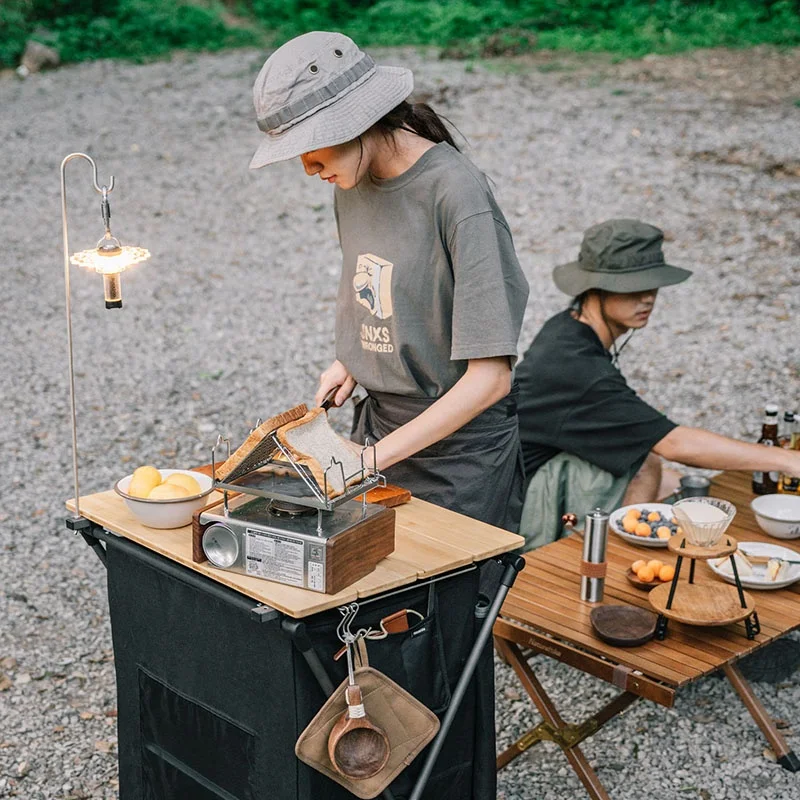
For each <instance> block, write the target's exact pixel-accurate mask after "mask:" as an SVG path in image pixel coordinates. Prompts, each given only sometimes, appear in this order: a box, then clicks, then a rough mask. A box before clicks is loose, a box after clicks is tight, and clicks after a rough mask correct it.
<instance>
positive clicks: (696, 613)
mask: <svg viewBox="0 0 800 800" xmlns="http://www.w3.org/2000/svg"><path fill="white" fill-rule="evenodd" d="M669 590H670V586H669V584H666V583H665V584H662V585H661V586H656V587H655V589H653V591H652V592H650V594H649V596H648V599H649V600H650V605H651V606H653V608H654V609H655V610H656V611H658V613H659V614H663V615H664V616H665V617H667V618H668V619H674V620H677V621H678V622H684V623H686V624H687V625H710V626H721V625H730V624H732V623H734V622H741V621H742V620H743V619H745V618H746V617H749V616H750V615H751V614H752V613H753V612H754V611H755V609H756V603H755V600H753V597H752V595H751V594H749V593H748V592H745V593H744V600H745V603H746V604H747V607H746V608H742V604H741V603H740V602H739V593H738V591H737V590H736V587H735V586H728V585H727V584H721V583H683V582H681V583H679V584H678V586H677V587H676V589H675V596H674V597H673V598H672V608H667V600H668V599H669Z"/></svg>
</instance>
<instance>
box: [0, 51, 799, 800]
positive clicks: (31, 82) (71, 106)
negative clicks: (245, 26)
mask: <svg viewBox="0 0 800 800" xmlns="http://www.w3.org/2000/svg"><path fill="white" fill-rule="evenodd" d="M384 55H385V59H386V60H388V61H389V62H390V63H392V62H393V63H405V64H408V65H410V66H412V67H413V68H414V69H415V72H416V75H417V85H418V89H419V90H420V94H421V95H424V96H427V97H429V98H430V99H431V101H432V102H433V104H434V106H435V107H437V108H438V109H440V110H441V111H442V112H444V113H445V114H447V115H448V116H449V118H450V119H451V120H452V121H453V122H454V123H456V124H457V125H458V127H459V129H460V130H461V131H462V132H463V134H464V135H465V136H466V137H467V138H468V140H469V143H470V150H469V152H470V154H471V156H472V157H473V158H474V160H475V161H476V162H477V163H478V164H479V165H480V166H481V167H482V168H483V169H484V170H485V171H486V172H487V173H488V174H489V175H490V176H491V178H492V179H493V181H494V184H495V186H496V193H497V195H498V199H499V201H500V203H501V206H502V207H503V209H504V210H505V213H506V215H507V217H508V219H509V222H510V224H511V226H512V228H513V232H514V235H515V240H516V245H517V249H518V253H519V257H520V261H521V263H522V265H523V267H524V269H525V272H526V274H527V276H528V278H529V280H530V283H531V300H530V306H529V309H528V314H527V317H526V321H525V327H524V335H523V339H522V343H523V345H526V344H527V342H528V341H529V340H530V338H531V336H532V335H533V334H534V332H535V331H536V330H537V329H538V327H539V326H540V325H541V324H542V322H544V320H545V319H546V318H547V317H548V316H549V315H551V314H552V313H554V312H555V311H557V310H559V309H560V308H561V307H562V306H563V303H564V300H563V298H562V297H560V296H559V295H558V293H557V291H556V290H555V288H554V287H553V285H552V284H551V281H550V277H549V275H550V269H551V268H552V266H553V265H555V264H557V263H560V262H562V261H566V260H570V259H572V258H573V257H574V255H575V254H576V252H577V248H578V244H579V242H580V238H581V233H582V231H583V230H584V229H585V228H586V227H588V226H589V225H591V224H593V223H596V222H599V221H601V220H602V219H604V218H607V217H611V216H622V215H629V216H636V217H641V218H643V219H645V220H648V221H651V222H653V223H656V224H658V225H660V226H661V227H663V228H664V229H665V230H666V231H667V234H668V244H667V254H668V257H669V258H670V259H671V260H672V261H673V263H677V264H679V265H686V266H688V267H691V268H692V269H694V270H695V271H696V272H695V275H694V277H693V278H692V280H691V281H690V282H688V283H686V284H683V285H681V286H678V287H675V288H672V289H669V290H666V291H664V292H663V293H662V296H661V297H660V298H659V307H658V309H657V312H656V314H655V315H654V319H653V322H652V324H651V328H650V329H649V330H647V331H646V332H644V333H643V334H640V335H638V336H637V337H636V338H635V340H634V341H633V343H632V344H631V345H630V347H629V348H628V350H627V352H626V355H625V357H624V370H625V372H626V374H627V375H628V376H629V379H630V380H631V382H632V383H633V385H634V386H635V387H636V388H637V389H638V390H639V391H640V392H641V393H642V394H643V395H644V396H645V397H646V398H647V399H648V400H649V401H650V402H652V403H653V404H655V405H657V406H659V407H663V408H664V409H668V410H669V412H670V414H671V416H672V417H673V418H674V419H676V420H679V421H680V422H683V423H686V424H700V425H705V426H708V427H710V428H712V429H714V430H717V431H720V432H724V433H729V434H734V435H738V436H744V437H748V438H751V439H752V438H753V437H754V436H755V435H756V428H757V427H758V424H759V415H760V409H761V408H762V407H763V404H764V402H765V401H767V400H776V401H778V402H779V403H780V404H781V406H782V407H787V406H789V407H792V406H795V405H796V404H797V401H798V381H797V378H798V360H797V351H796V341H797V327H796V319H797V314H798V305H800V293H799V292H798V278H797V276H798V274H800V273H798V267H800V259H799V258H798V256H800V213H799V212H798V208H799V207H800V203H799V202H798V201H800V162H799V161H798V153H800V108H798V107H797V102H796V100H797V91H798V90H797V87H798V85H800V54H798V52H797V51H789V52H784V53H778V52H776V51H771V50H762V49H757V50H751V51H744V52H735V53H729V52H712V53H697V54H694V55H691V56H684V57H680V58H651V59H645V60H643V61H635V62H626V63H623V64H616V65H615V64H612V63H611V62H610V61H609V60H607V59H602V58H591V59H587V58H582V59H581V58H577V57H571V58H565V57H561V56H558V57H554V56H552V55H548V54H538V55H537V56H536V57H533V58H527V59H518V60H508V61H497V62H493V63H491V64H484V63H474V64H473V63H464V62H454V61H451V62H448V61H439V60H437V59H436V58H435V56H434V55H433V54H430V53H428V54H424V53H419V52H416V51H406V52H398V51H396V52H392V53H389V54H384ZM261 62H262V55H261V54H259V53H256V52H253V51H239V52H233V53H226V54H222V55H215V56H196V57H195V56H191V57H187V56H179V57H176V58H175V59H173V60H172V61H171V62H168V63H167V62H161V63H155V64H150V65H145V66H133V65H125V64H119V63H110V62H98V63H93V64H85V65H82V66H77V67H70V68H66V69H62V70H59V71H57V72H54V73H49V74H42V75H38V76H34V77H32V78H30V79H28V80H27V81H25V82H19V81H17V80H16V78H14V76H13V74H11V73H5V74H2V75H0V108H2V112H1V113H0V133H1V134H2V139H1V140H2V142H3V144H2V148H1V149H0V166H1V167H2V171H1V172H0V174H2V179H0V231H2V251H3V256H4V258H3V262H4V263H3V278H2V281H3V291H2V293H0V304H2V312H3V313H2V315H0V326H2V341H3V342H4V349H5V352H6V354H7V355H8V356H9V357H8V358H7V359H6V361H5V362H4V370H5V373H6V380H5V384H4V389H3V392H2V395H1V398H2V400H1V402H2V414H3V419H4V425H3V432H2V444H3V445H4V453H5V458H4V459H3V466H2V485H3V487H4V489H3V495H4V502H3V504H2V508H0V522H2V523H3V524H2V526H1V527H0V580H1V581H2V584H1V585H0V797H23V798H27V800H54V799H55V798H61V799H62V800H65V799H66V798H73V799H74V798H89V797H91V798H111V797H116V793H117V792H116V743H115V720H114V716H115V707H116V701H115V688H114V673H113V659H112V651H111V639H110V631H109V624H108V613H107V606H106V600H105V596H104V592H105V586H104V576H103V570H102V568H101V567H100V564H99V563H98V562H97V561H96V559H95V557H94V555H93V554H91V553H90V552H89V550H88V548H86V547H85V546H84V545H83V544H82V543H81V542H80V541H77V540H75V539H74V538H73V537H72V536H71V535H69V534H67V533H66V532H65V531H64V529H63V524H62V522H61V519H62V516H63V513H64V512H63V501H64V498H66V497H69V496H71V493H72V481H71V454H70V440H69V433H68V430H69V427H68V426H69V423H68V420H69V397H68V392H67V380H66V377H67V376H66V358H65V355H66V343H65V335H64V321H63V316H64V312H63V302H64V298H63V283H62V276H61V266H60V264H61V261H60V259H61V240H60V230H59V188H58V186H59V184H58V166H59V163H60V161H61V159H62V158H63V156H64V155H66V154H67V153H70V152H72V151H76V150H80V151H85V152H88V153H90V154H91V155H93V156H94V157H95V158H96V159H97V162H98V165H99V169H100V180H101V182H105V181H106V180H107V178H108V174H109V172H112V171H113V172H114V173H115V174H116V176H117V178H118V184H117V188H116V189H115V190H114V192H113V194H112V195H111V200H112V209H113V212H114V220H113V230H114V232H115V233H116V234H117V235H118V236H120V237H121V238H122V239H123V241H124V242H127V243H134V244H142V245H145V246H147V247H149V248H150V249H151V250H152V252H153V258H152V259H151V261H150V262H148V263H147V264H145V265H143V266H141V267H139V268H138V269H137V270H135V271H132V272H131V273H130V274H126V275H125V276H124V278H123V286H124V299H125V308H124V309H123V311H122V312H113V313H106V311H105V310H104V309H103V302H102V296H101V292H102V288H101V282H100V281H99V279H98V278H96V277H90V276H88V275H87V274H85V273H83V272H79V271H77V270H75V271H74V273H73V302H74V320H75V347H76V372H77V391H78V398H79V406H80V413H79V423H80V437H79V439H80V447H81V467H82V473H81V475H82V484H81V490H82V492H83V493H88V492H94V491H100V490H105V489H108V488H109V487H110V486H111V485H112V484H113V482H114V481H115V480H116V479H117V478H118V477H120V476H121V475H123V474H125V473H126V472H129V471H130V469H131V468H132V467H133V466H136V465H138V464H142V463H148V462H153V463H156V464H158V465H160V466H164V467H173V466H175V467H185V466H189V465H192V464H195V463H198V462H200V461H205V460H207V458H208V454H209V447H210V445H211V443H212V442H213V440H214V438H215V436H216V434H217V432H219V431H221V432H225V433H229V434H231V435H232V436H233V437H234V438H240V437H242V436H243V435H244V433H245V432H246V430H247V428H248V427H249V426H250V425H251V424H252V423H253V422H254V421H255V419H256V417H259V416H262V417H264V416H267V415H269V414H271V413H273V412H277V411H280V410H283V409H284V408H286V407H287V406H288V405H291V404H294V403H296V402H300V401H301V400H310V399H311V398H312V397H313V391H314V387H315V383H316V379H317V376H318V374H319V372H320V371H321V370H322V369H323V368H324V367H325V366H326V365H327V364H328V362H329V360H330V359H331V356H332V352H333V342H332V336H333V325H334V297H335V289H336V276H337V271H338V254H337V244H336V239H335V229H334V223H333V218H332V207H331V206H332V203H331V190H330V187H328V186H326V185H323V184H321V183H319V182H318V181H311V180H307V179H304V176H303V175H302V171H301V168H300V165H299V164H298V163H287V164H282V165H279V166H277V167H274V168H272V169H269V170H264V171H261V172H257V173H250V172H248V170H247V164H248V160H249V158H250V156H251V153H252V151H253V149H254V147H255V146H256V144H257V141H258V136H259V134H258V132H257V130H256V127H255V125H254V122H253V115H252V110H251V105H250V87H251V85H252V80H253V78H254V76H255V73H256V71H257V69H258V67H259V66H260V64H261ZM69 173H70V203H71V206H70V213H71V239H72V245H73V249H83V248H85V247H88V246H91V245H92V244H93V243H94V242H95V241H96V240H97V239H98V238H99V235H100V233H101V230H102V229H101V221H100V217H99V214H98V201H97V198H96V196H95V194H94V192H92V191H91V188H90V185H89V180H90V170H89V168H88V165H85V164H83V163H80V162H75V163H73V164H71V165H70V167H69ZM339 414H340V419H341V422H340V424H341V425H342V426H343V427H344V426H345V425H346V418H345V417H346V412H344V411H341V412H339ZM536 667H537V671H538V672H539V674H540V676H541V678H542V680H543V682H544V683H545V685H546V686H547V687H548V689H550V690H552V693H553V696H554V698H555V699H556V701H557V702H559V703H561V704H562V707H565V708H568V709H569V710H570V713H569V714H568V716H569V717H570V719H572V718H573V715H574V718H575V719H577V718H578V717H579V716H580V715H582V714H583V713H584V712H585V711H586V710H588V709H591V708H595V707H597V706H599V704H600V703H601V700H602V698H605V697H606V696H607V695H609V694H610V692H609V689H608V687H607V686H606V685H605V684H601V683H596V682H595V681H594V680H593V679H591V678H588V677H581V676H579V675H578V674H577V673H575V672H570V671H569V670H568V669H566V668H564V667H562V666H560V665H558V664H556V663H553V662H550V661H548V660H546V659H539V660H537V662H536ZM497 688H498V726H499V731H500V739H501V743H503V744H505V743H508V742H509V741H510V740H511V739H512V737H514V736H516V735H519V734H520V733H521V732H522V731H523V730H525V729H526V728H527V727H528V726H530V725H531V724H533V723H534V722H535V721H537V717H536V715H535V713H534V712H533V710H532V707H531V704H530V702H529V701H528V699H527V697H525V696H522V695H521V692H520V690H519V689H518V688H517V686H516V684H515V682H514V681H513V680H512V679H511V677H510V673H509V671H508V669H507V668H506V667H504V666H502V665H499V666H498V676H497ZM756 688H757V690H758V691H759V693H760V695H761V697H762V698H763V700H764V703H765V704H766V706H767V709H768V711H769V712H770V713H771V714H773V715H774V716H775V717H776V718H780V719H782V720H785V721H786V723H785V724H786V726H787V727H788V730H787V731H786V733H787V736H788V737H789V740H790V742H792V743H793V744H794V747H795V748H796V749H798V750H800V739H799V738H798V735H797V734H795V733H794V732H793V731H792V730H791V727H792V726H793V725H794V724H795V723H796V717H797V710H798V708H800V675H796V676H795V677H794V679H791V680H788V681H787V682H786V683H783V684H781V685H779V686H768V685H758V686H757V687H756ZM764 747H765V742H764V741H763V739H762V738H761V736H760V734H759V732H758V730H757V729H756V727H755V725H754V724H753V722H752V721H751V720H750V718H749V716H748V714H747V712H746V711H745V709H744V707H743V706H742V705H741V704H740V703H739V701H738V700H737V699H736V698H735V696H734V694H733V692H732V690H731V689H730V688H729V687H728V685H727V684H726V683H725V682H724V681H720V680H716V679H713V678H709V679H708V680H704V681H701V682H699V683H698V684H697V685H696V686H693V687H691V688H689V689H687V690H685V691H683V692H681V693H680V695H679V696H678V700H677V704H676V706H675V708H674V709H673V710H665V709H663V708H660V707H657V706H655V705H653V704H650V703H640V704H638V705H637V706H635V707H633V708H632V709H631V710H630V711H629V712H628V713H627V714H626V715H625V716H624V717H623V718H621V719H619V720H617V721H615V722H613V723H612V724H610V725H609V726H608V727H607V728H606V729H604V730H603V731H602V732H600V733H599V734H598V735H597V736H595V737H594V738H593V739H591V740H589V741H588V742H587V743H586V744H585V752H586V754H587V756H588V758H589V759H590V760H591V761H592V763H596V764H598V765H599V774H600V777H601V778H602V780H603V781H604V782H605V784H606V785H607V786H608V788H609V791H610V793H611V795H612V796H613V797H614V798H642V797H645V796H648V795H650V794H652V795H654V796H658V797H661V798H683V797H700V798H703V799H704V800H707V798H715V799H716V798H726V797H734V796H738V797H746V798H760V797H764V796H770V797H772V798H785V799H786V800H788V798H794V797H797V796H798V794H800V776H795V775H791V774H789V773H787V772H784V771H783V770H782V769H781V768H780V767H779V766H777V765H776V764H774V763H772V762H771V761H769V760H768V759H767V758H765V757H764V755H763V754H762V751H763V750H764ZM500 796H502V797H504V798H520V799H523V798H526V799H527V798H530V799H531V800H532V799H533V798H537V800H540V799H544V798H571V797H580V796H582V793H581V789H580V786H579V784H578V781H577V779H576V778H575V777H574V775H573V773H572V772H571V770H570V769H569V768H568V766H567V763H566V761H565V760H564V759H563V757H562V756H561V754H560V753H559V752H558V751H557V749H556V748H554V747H553V746H552V745H544V746H540V747H538V748H536V750H535V751H534V752H533V753H532V754H530V755H528V756H526V757H524V758H521V759H520V760H519V761H518V762H517V767H516V769H514V770H511V769H509V770H507V771H506V772H504V773H502V774H501V778H500Z"/></svg>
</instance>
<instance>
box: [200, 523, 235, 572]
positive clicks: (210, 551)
mask: <svg viewBox="0 0 800 800" xmlns="http://www.w3.org/2000/svg"><path fill="white" fill-rule="evenodd" d="M203 552H204V553H205V554H206V558H207V559H208V560H209V561H210V562H211V563H212V564H213V565H214V566H215V567H220V569H228V568H230V567H232V566H233V565H234V564H235V563H236V562H237V561H238V560H239V539H238V537H237V536H236V534H235V533H234V532H233V531H232V530H231V529H230V528H229V527H227V525H222V524H221V523H219V522H215V523H214V524H212V525H209V526H208V527H207V528H206V530H205V533H204V534H203Z"/></svg>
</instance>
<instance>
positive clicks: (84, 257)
mask: <svg viewBox="0 0 800 800" xmlns="http://www.w3.org/2000/svg"><path fill="white" fill-rule="evenodd" d="M148 258H150V251H149V250H145V249H144V248H143V247H130V246H127V245H126V246H125V247H123V246H122V245H121V244H120V243H119V239H116V238H115V237H113V236H111V234H110V233H106V235H105V236H104V237H103V238H102V239H101V240H100V241H99V242H98V243H97V247H95V248H94V249H93V250H81V252H80V253H75V254H74V255H73V256H72V257H71V258H70V261H71V262H72V263H73V264H76V265H77V266H79V267H87V268H88V269H92V270H94V271H95V272H98V273H100V274H101V275H102V276H103V291H104V293H105V298H106V308H122V288H121V286H120V273H121V272H123V271H124V270H126V269H128V267H132V266H133V265H134V264H138V263H139V262H140V261H145V260H147V259H148Z"/></svg>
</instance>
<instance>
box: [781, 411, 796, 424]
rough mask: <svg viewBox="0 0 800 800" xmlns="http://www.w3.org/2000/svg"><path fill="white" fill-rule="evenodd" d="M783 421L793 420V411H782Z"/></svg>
mask: <svg viewBox="0 0 800 800" xmlns="http://www.w3.org/2000/svg"><path fill="white" fill-rule="evenodd" d="M783 421H784V422H794V411H784V412H783Z"/></svg>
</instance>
